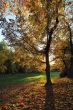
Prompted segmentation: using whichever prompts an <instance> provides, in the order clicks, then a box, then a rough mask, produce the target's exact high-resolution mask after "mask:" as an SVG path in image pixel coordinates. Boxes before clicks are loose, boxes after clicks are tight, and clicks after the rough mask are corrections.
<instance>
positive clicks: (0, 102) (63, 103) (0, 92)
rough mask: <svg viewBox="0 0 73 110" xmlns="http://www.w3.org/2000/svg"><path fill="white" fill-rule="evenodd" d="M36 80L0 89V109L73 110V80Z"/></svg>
mask: <svg viewBox="0 0 73 110" xmlns="http://www.w3.org/2000/svg"><path fill="white" fill-rule="evenodd" d="M44 84H45V81H44V80H40V81H35V82H31V83H27V84H19V85H14V86H10V87H6V88H1V89H0V110H73V80H72V79H68V78H63V79H58V80H55V81H52V85H50V87H49V88H45V87H44Z"/></svg>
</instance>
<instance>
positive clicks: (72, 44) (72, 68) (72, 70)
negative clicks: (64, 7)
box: [68, 24, 73, 77]
mask: <svg viewBox="0 0 73 110" xmlns="http://www.w3.org/2000/svg"><path fill="white" fill-rule="evenodd" d="M68 29H69V33H70V52H71V59H70V69H69V73H68V76H69V77H73V42H72V39H73V38H72V30H71V27H70V26H69V24H68Z"/></svg>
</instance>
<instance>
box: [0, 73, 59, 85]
mask: <svg viewBox="0 0 73 110" xmlns="http://www.w3.org/2000/svg"><path fill="white" fill-rule="evenodd" d="M58 77H59V72H51V78H52V79H54V78H58ZM45 78H46V76H45V73H28V74H14V75H11V74H9V75H0V86H1V87H2V86H6V85H12V84H18V83H26V82H31V81H36V80H39V79H45Z"/></svg>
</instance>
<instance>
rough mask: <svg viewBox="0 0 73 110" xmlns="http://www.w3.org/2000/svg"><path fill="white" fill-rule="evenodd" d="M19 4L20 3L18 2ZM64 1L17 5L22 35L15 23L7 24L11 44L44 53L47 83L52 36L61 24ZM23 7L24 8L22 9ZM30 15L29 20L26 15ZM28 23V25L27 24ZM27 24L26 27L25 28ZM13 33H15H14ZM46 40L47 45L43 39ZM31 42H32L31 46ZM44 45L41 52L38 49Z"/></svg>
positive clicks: (53, 0)
mask: <svg viewBox="0 0 73 110" xmlns="http://www.w3.org/2000/svg"><path fill="white" fill-rule="evenodd" d="M16 3H18V1H16ZM61 4H62V1H59V0H51V1H48V0H45V1H37V0H36V1H33V0H31V1H28V2H26V3H25V2H24V5H22V2H20V1H19V4H17V9H18V11H17V21H16V22H18V23H17V25H19V26H18V27H19V28H17V29H16V31H17V30H18V31H19V32H20V35H19V37H18V35H16V34H15V33H14V32H15V30H14V28H13V23H11V24H9V25H8V24H7V25H8V26H7V29H8V30H6V29H4V30H6V33H5V35H6V37H7V39H8V40H9V42H10V44H12V45H14V46H15V48H17V46H19V47H20V46H22V47H23V49H25V50H26V52H27V51H29V52H30V53H33V55H34V54H37V53H40V54H41V53H43V54H44V56H45V60H46V79H47V83H46V84H48V83H49V80H50V63H49V51H50V45H51V41H52V35H53V33H54V31H55V29H56V28H57V26H58V23H59V19H58V18H59V14H60V10H61V7H60V6H61ZM21 5H22V8H21V7H20V6H21ZM24 6H25V8H24ZM24 11H25V13H26V14H27V15H28V18H27V16H26V14H24ZM26 23H27V24H26ZM25 24H26V26H25ZM12 32H13V33H12ZM44 38H46V41H45V44H44V43H43V39H44ZM30 41H31V42H32V43H31V44H30ZM42 44H43V45H44V46H43V48H42V49H41V50H40V49H39V48H38V47H39V46H40V45H42Z"/></svg>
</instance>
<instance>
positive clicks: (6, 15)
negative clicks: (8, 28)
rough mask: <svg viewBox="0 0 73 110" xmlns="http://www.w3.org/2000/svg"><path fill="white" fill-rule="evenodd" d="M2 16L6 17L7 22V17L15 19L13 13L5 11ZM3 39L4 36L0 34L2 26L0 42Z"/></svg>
mask: <svg viewBox="0 0 73 110" xmlns="http://www.w3.org/2000/svg"><path fill="white" fill-rule="evenodd" d="M4 17H5V18H6V21H7V22H10V21H9V19H13V20H15V15H13V13H11V12H9V11H7V12H6V13H5V15H4ZM3 39H4V36H3V35H2V28H1V29H0V42H1V41H2V40H3Z"/></svg>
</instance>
